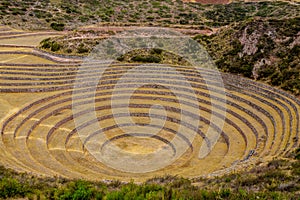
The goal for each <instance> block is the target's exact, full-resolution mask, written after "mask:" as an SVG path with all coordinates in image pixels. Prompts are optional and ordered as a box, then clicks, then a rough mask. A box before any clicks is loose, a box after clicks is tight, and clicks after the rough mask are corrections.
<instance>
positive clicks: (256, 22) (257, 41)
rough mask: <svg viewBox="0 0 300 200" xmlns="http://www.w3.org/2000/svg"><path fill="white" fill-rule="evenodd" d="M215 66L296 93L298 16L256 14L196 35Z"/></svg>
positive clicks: (299, 89)
mask: <svg viewBox="0 0 300 200" xmlns="http://www.w3.org/2000/svg"><path fill="white" fill-rule="evenodd" d="M196 39H197V40H198V41H199V42H200V43H201V44H203V45H204V46H205V47H206V48H207V49H208V51H209V52H210V55H211V56H212V57H213V58H214V59H215V60H216V64H217V66H218V68H219V69H221V70H222V71H225V72H230V73H235V74H242V75H244V76H246V77H249V78H253V79H256V80H261V81H264V82H267V83H269V84H271V85H273V86H278V87H280V88H282V89H284V90H287V91H290V92H292V93H293V94H295V95H300V79H299V76H300V64H299V63H300V18H289V19H283V20H275V19H262V18H256V19H251V20H247V21H245V22H241V23H237V24H234V25H231V26H229V27H226V28H223V29H221V30H220V31H219V32H218V33H217V34H215V35H211V36H203V35H199V36H197V37H196Z"/></svg>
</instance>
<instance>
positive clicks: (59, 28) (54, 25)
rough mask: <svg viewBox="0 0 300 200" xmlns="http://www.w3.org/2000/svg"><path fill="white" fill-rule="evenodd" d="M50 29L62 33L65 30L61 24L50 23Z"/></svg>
mask: <svg viewBox="0 0 300 200" xmlns="http://www.w3.org/2000/svg"><path fill="white" fill-rule="evenodd" d="M50 26H51V28H53V29H54V30H56V31H63V30H64V29H65V24H63V23H55V22H53V23H51V25H50Z"/></svg>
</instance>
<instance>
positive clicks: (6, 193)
mask: <svg viewBox="0 0 300 200" xmlns="http://www.w3.org/2000/svg"><path fill="white" fill-rule="evenodd" d="M27 192H29V190H28V189H26V186H25V185H23V184H21V183H20V182H19V181H18V180H16V179H13V178H2V179H1V181H0V198H10V197H24V196H25V194H26V193H27Z"/></svg>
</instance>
